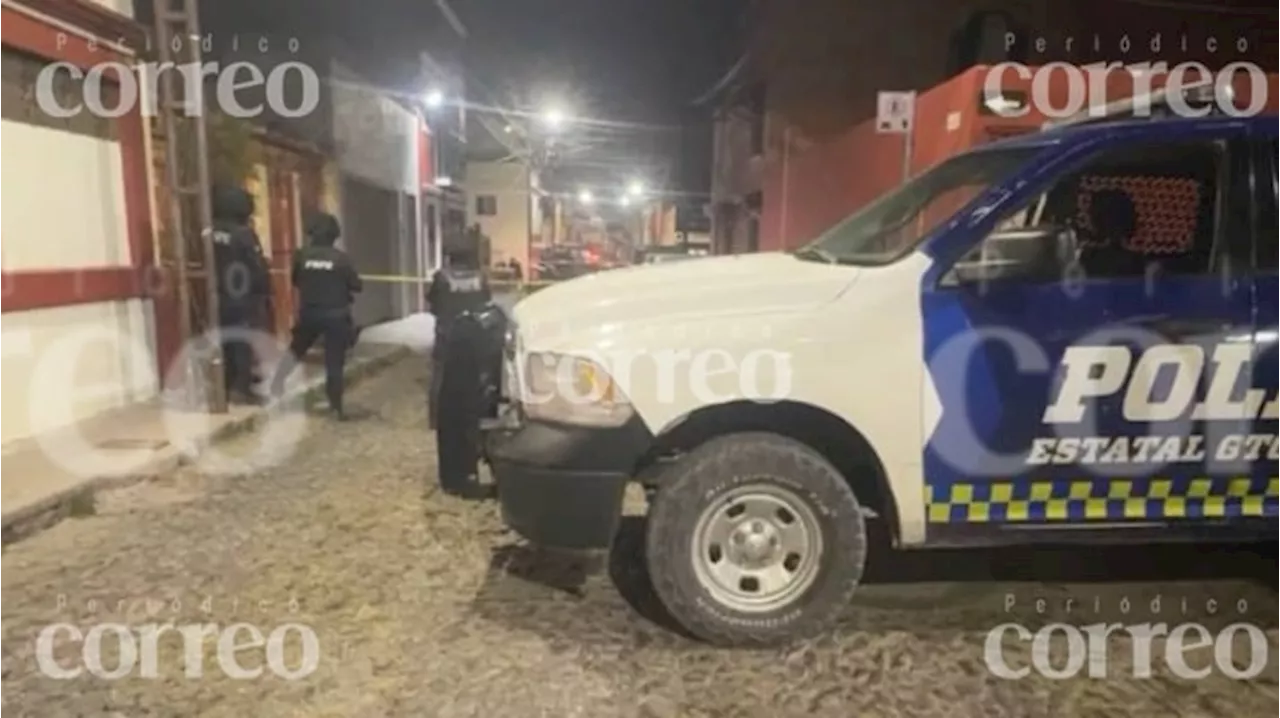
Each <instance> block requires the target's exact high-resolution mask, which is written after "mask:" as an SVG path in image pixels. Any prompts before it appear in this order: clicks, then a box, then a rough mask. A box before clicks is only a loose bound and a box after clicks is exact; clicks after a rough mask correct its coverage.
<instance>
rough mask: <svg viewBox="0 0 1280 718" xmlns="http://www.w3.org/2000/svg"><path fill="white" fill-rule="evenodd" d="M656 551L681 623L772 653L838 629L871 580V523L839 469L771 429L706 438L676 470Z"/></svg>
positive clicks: (653, 533) (653, 530)
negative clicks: (771, 648) (865, 576)
mask: <svg viewBox="0 0 1280 718" xmlns="http://www.w3.org/2000/svg"><path fill="white" fill-rule="evenodd" d="M668 471H670V473H669V474H668V475H667V476H666V477H664V479H665V480H664V481H663V482H662V484H661V488H659V490H658V491H657V494H656V495H655V496H654V497H653V501H652V504H651V506H650V511H649V525H648V535H647V537H646V553H647V558H648V567H649V574H650V576H651V577H652V579H653V584H654V588H655V590H656V591H657V593H658V596H659V597H660V598H661V599H662V602H663V604H664V605H665V606H666V607H667V610H668V611H670V612H671V614H672V617H674V618H675V619H676V621H678V622H679V623H680V624H681V625H682V626H684V627H685V628H686V629H687V630H688V631H689V632H690V633H692V634H694V635H695V636H697V637H698V638H701V639H702V640H705V641H708V642H711V643H715V644H720V645H744V646H768V645H776V644H780V643H784V642H788V641H791V640H794V639H797V638H801V637H804V636H808V635H812V634H814V633H817V632H820V631H822V630H824V629H826V628H828V627H830V626H831V625H832V624H833V623H834V622H835V620H836V618H837V617H838V615H839V613H840V611H841V610H842V609H843V608H844V607H845V606H846V605H847V604H848V601H849V598H850V596H851V595H852V594H853V591H854V589H855V588H856V587H857V585H858V580H859V579H860V578H861V577H862V568H863V564H864V563H865V559H866V551H867V538H866V525H865V521H864V518H863V515H862V511H861V509H860V508H859V506H858V500H857V498H856V497H855V496H854V494H853V491H852V490H851V489H850V488H849V484H848V482H847V481H845V479H844V477H843V476H841V475H840V472H839V471H837V470H836V469H835V467H833V466H832V465H831V464H830V463H829V462H827V460H826V459H824V458H823V457H822V456H821V455H819V454H818V453H817V452H815V451H813V450H812V449H810V448H809V447H807V446H805V445H804V444H801V443H799V442H796V441H793V440H791V439H788V438H785V437H782V436H778V435H776V434H767V433H749V434H734V435H730V436H724V437H719V438H716V439H713V440H711V441H708V442H707V443H705V444H703V445H702V446H699V447H698V448H696V449H694V450H692V451H690V452H689V453H687V454H686V455H685V456H683V457H682V458H681V459H680V460H679V461H677V462H676V463H675V464H673V465H672V466H671V467H670V468H669V469H668Z"/></svg>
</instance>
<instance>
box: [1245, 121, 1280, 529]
mask: <svg viewBox="0 0 1280 718" xmlns="http://www.w3.org/2000/svg"><path fill="white" fill-rule="evenodd" d="M1254 130H1255V132H1254V136H1253V137H1252V138H1250V145H1251V148H1252V152H1251V154H1252V156H1253V157H1252V159H1253V186H1254V201H1255V203H1256V205H1255V206H1256V210H1257V211H1256V214H1255V223H1254V225H1255V228H1256V229H1255V232H1254V252H1253V258H1254V280H1253V285H1254V292H1253V298H1254V317H1255V318H1254V332H1253V339H1254V357H1255V364H1254V379H1253V380H1254V386H1257V387H1260V388H1262V389H1263V390H1265V392H1266V395H1267V397H1268V400H1269V403H1268V404H1267V405H1266V406H1265V407H1264V408H1263V410H1262V411H1261V412H1259V414H1258V418H1257V422H1256V423H1255V425H1254V430H1253V431H1254V434H1255V435H1256V436H1258V437H1262V438H1263V440H1265V441H1267V442H1268V447H1267V451H1265V452H1262V453H1260V455H1259V456H1258V457H1257V460H1256V461H1255V462H1254V464H1253V480H1254V481H1255V482H1258V483H1262V482H1266V486H1267V491H1266V495H1265V497H1264V499H1263V501H1264V504H1265V506H1264V509H1263V510H1264V513H1265V514H1267V515H1270V516H1274V515H1275V514H1276V503H1277V496H1280V486H1278V485H1277V484H1280V481H1277V476H1276V461H1277V458H1278V457H1277V455H1276V454H1277V440H1276V435H1277V421H1276V419H1277V404H1276V393H1277V386H1276V385H1277V351H1276V342H1277V333H1280V327H1278V326H1277V318H1276V303H1277V283H1276V264H1277V252H1278V251H1280V231H1278V229H1277V222H1278V221H1280V210H1277V195H1278V194H1280V181H1278V180H1277V167H1276V163H1277V153H1278V152H1280V141H1277V126H1276V123H1274V122H1271V123H1267V124H1266V125H1257V126H1255V127H1254ZM1254 501H1255V502H1256V501H1257V499H1254Z"/></svg>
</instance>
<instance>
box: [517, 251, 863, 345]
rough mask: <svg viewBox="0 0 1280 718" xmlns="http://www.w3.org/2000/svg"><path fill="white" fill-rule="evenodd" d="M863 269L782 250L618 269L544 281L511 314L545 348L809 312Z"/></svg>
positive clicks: (528, 339)
mask: <svg viewBox="0 0 1280 718" xmlns="http://www.w3.org/2000/svg"><path fill="white" fill-rule="evenodd" d="M858 271H859V270H858V269H857V268H855V267H849V266H841V265H833V264H824V263H822V262H812V261H805V260H800V259H796V258H795V257H793V256H791V255H790V254H784V253H765V254H746V255H734V256H728V257H708V258H705V259H695V260H688V261H683V262H672V263H669V264H654V265H647V266H641V267H631V268H626V269H614V270H609V271H605V272H600V273H599V274H592V275H588V276H585V277H579V278H577V279H571V280H569V281H566V282H563V283H559V284H555V285H552V286H550V287H547V288H546V289H543V290H541V291H539V292H537V293H536V294H533V295H532V296H530V297H528V298H526V299H524V300H522V301H520V302H519V303H518V304H516V306H515V309H514V311H513V317H514V319H515V321H516V324H517V326H519V328H520V334H521V337H522V339H523V342H524V345H525V347H526V348H528V349H532V350H534V351H548V350H554V349H557V348H560V347H559V346H554V345H559V344H561V343H562V342H561V341H557V340H556V337H559V338H560V339H561V340H569V339H570V338H571V337H574V336H581V335H583V334H590V333H608V332H612V331H616V330H617V328H618V326H619V325H622V324H647V323H650V322H654V323H663V324H667V325H671V324H673V323H676V322H680V321H690V322H692V321H705V320H711V319H717V318H725V317H746V316H754V315H761V314H772V313H794V312H801V311H805V310H808V309H812V308H813V307H816V306H819V305H822V304H824V303H826V302H829V301H831V300H833V299H835V298H836V297H837V296H839V295H840V293H841V292H842V291H843V290H844V289H845V288H847V287H848V286H849V285H850V283H852V282H853V280H854V279H855V277H856V276H857V274H858Z"/></svg>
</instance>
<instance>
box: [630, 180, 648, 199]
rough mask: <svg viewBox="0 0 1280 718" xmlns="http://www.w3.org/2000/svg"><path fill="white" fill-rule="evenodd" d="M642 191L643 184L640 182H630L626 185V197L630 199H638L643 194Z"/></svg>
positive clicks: (643, 189) (643, 188)
mask: <svg viewBox="0 0 1280 718" xmlns="http://www.w3.org/2000/svg"><path fill="white" fill-rule="evenodd" d="M644 191H645V186H644V182H641V181H640V180H631V183H630V184H628V185H627V195H629V196H631V197H640V196H641V195H643V194H644Z"/></svg>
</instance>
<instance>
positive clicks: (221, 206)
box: [211, 186, 271, 403]
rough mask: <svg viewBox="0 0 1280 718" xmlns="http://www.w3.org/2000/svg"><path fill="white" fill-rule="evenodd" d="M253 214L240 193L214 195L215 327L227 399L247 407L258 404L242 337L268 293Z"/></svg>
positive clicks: (249, 351)
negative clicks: (220, 336)
mask: <svg viewBox="0 0 1280 718" xmlns="http://www.w3.org/2000/svg"><path fill="white" fill-rule="evenodd" d="M253 209H254V207H253V197H252V196H251V195H250V194H249V193H248V192H245V191H244V190H243V189H240V188H239V187H229V186H219V187H216V188H215V189H214V194H213V228H212V230H211V236H212V239H213V252H214V262H215V265H216V267H217V278H218V325H219V327H221V328H222V329H223V330H224V338H223V340H222V355H223V369H224V370H225V375H226V382H227V392H228V395H229V398H230V399H232V400H236V401H246V402H250V403H253V402H255V401H256V397H255V395H254V394H253V357H254V355H253V347H252V345H250V344H249V342H248V341H247V336H246V334H247V332H248V331H249V329H250V328H251V323H252V321H253V319H254V318H255V317H256V316H257V315H258V314H259V312H260V310H261V308H262V306H263V304H264V302H265V301H266V297H267V296H269V295H270V292H271V286H270V273H269V270H268V267H267V260H266V258H265V257H263V255H262V245H261V244H259V242H258V235H257V233H256V232H254V231H253V228H252V227H251V226H250V225H249V222H250V219H251V218H252V217H253ZM227 334H231V335H233V336H229V337H228V336H226V335H227ZM237 334H238V335H239V336H234V335H237Z"/></svg>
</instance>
